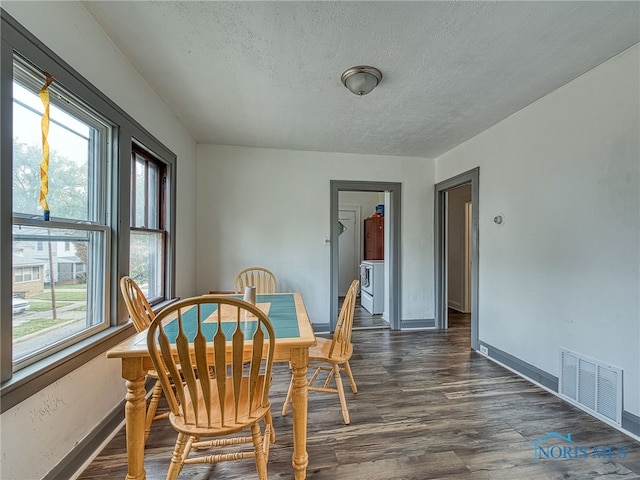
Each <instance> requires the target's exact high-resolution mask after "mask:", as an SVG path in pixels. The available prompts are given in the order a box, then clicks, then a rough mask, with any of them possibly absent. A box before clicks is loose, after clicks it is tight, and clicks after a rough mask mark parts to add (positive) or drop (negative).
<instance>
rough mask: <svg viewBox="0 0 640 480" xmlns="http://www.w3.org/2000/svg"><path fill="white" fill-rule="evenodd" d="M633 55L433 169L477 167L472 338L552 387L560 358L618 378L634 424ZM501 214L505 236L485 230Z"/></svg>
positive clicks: (637, 361) (639, 223) (639, 144)
mask: <svg viewBox="0 0 640 480" xmlns="http://www.w3.org/2000/svg"><path fill="white" fill-rule="evenodd" d="M639 48H640V47H638V45H636V46H634V47H632V48H630V49H628V50H627V51H625V52H623V53H622V54H620V55H618V56H617V57H615V58H613V59H611V60H609V61H608V62H606V63H604V64H602V65H600V66H599V67H597V68H595V69H594V70H592V71H590V72H588V73H587V74H585V75H583V76H581V77H580V78H578V79H576V80H574V81H573V82H570V83H569V84H567V85H565V86H564V87H562V88H560V89H559V90H557V91H555V92H553V93H551V94H549V95H547V96H546V97H544V98H542V99H540V100H539V101H537V102H535V103H534V104H532V105H530V106H528V107H526V108H525V109H523V110H521V111H520V112H518V113H516V114H514V115H512V116H511V117H509V118H507V119H506V120H504V121H503V122H501V123H499V124H497V125H495V126H494V127H493V128H491V129H489V130H487V131H485V132H484V133H482V134H480V135H478V136H477V137H475V138H473V139H471V140H469V141H468V142H466V143H464V144H462V145H460V146H458V147H456V148H455V149H453V150H452V151H450V152H448V153H447V154H445V155H443V156H442V157H440V158H438V159H437V161H436V171H437V179H438V181H442V180H446V179H448V178H450V177H452V176H454V175H456V174H458V173H461V172H464V171H467V170H469V169H471V168H473V167H476V166H480V200H479V203H480V205H479V212H480V225H479V229H480V240H479V246H480V259H479V269H480V270H479V272H480V279H479V287H480V301H479V336H480V340H481V341H483V342H487V343H488V344H490V345H493V346H495V347H497V348H499V349H501V350H503V351H506V352H508V353H510V354H512V355H514V356H516V357H518V358H520V359H522V360H524V361H525V362H528V363H530V364H532V365H534V366H536V367H538V368H540V369H542V370H544V371H546V372H549V373H551V374H553V375H555V376H559V374H560V365H559V348H560V347H561V346H562V347H566V348H569V349H571V350H574V351H576V352H579V353H583V354H586V355H589V356H591V357H595V358H597V359H600V360H602V361H605V362H607V363H610V364H612V365H616V366H619V367H621V368H623V369H624V389H625V391H624V409H625V410H626V411H628V412H630V413H632V414H634V415H640V400H639V399H640V385H639V379H640V353H639V352H640V303H639V295H640V293H639V292H640V281H639V277H640V272H639V267H640V249H639V245H640V233H639V231H640V187H639V185H640V175H639V168H640V138H639V132H640V125H639V119H638V115H639V106H640V98H639V87H638V86H639V85H640V79H639V71H640V68H639V67H640V65H639V56H640V51H639ZM497 213H504V214H505V219H506V220H505V223H504V225H503V226H497V225H494V224H493V222H492V218H493V216H494V215H495V214H497Z"/></svg>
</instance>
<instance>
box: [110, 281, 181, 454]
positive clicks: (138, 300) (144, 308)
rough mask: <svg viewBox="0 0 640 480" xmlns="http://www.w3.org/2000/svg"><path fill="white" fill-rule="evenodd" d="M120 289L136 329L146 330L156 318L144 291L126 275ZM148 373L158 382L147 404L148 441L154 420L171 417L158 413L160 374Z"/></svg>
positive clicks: (146, 433) (145, 426) (146, 427)
mask: <svg viewBox="0 0 640 480" xmlns="http://www.w3.org/2000/svg"><path fill="white" fill-rule="evenodd" d="M120 290H121V291H122V296H123V297H124V303H125V304H126V305H127V310H128V311H129V317H131V320H132V321H133V325H134V326H135V327H136V330H137V331H138V332H142V331H143V330H146V329H147V328H148V327H149V325H151V322H152V321H153V319H154V318H155V313H154V312H153V310H152V309H151V306H150V305H149V302H148V301H147V297H145V295H144V293H142V290H140V287H139V286H138V284H137V283H136V282H135V281H134V280H133V279H132V278H130V277H128V276H124V277H122V278H121V279H120ZM147 375H149V377H151V378H155V379H156V383H155V385H154V387H153V390H152V392H151V399H150V400H149V405H148V406H147V414H146V417H145V422H144V440H145V442H146V441H147V438H149V434H150V433H151V424H152V423H153V422H154V420H159V419H161V418H168V417H169V412H165V413H161V414H159V415H156V412H157V410H158V403H159V402H160V397H161V396H162V385H161V384H160V380H159V379H158V375H157V373H156V372H155V370H151V371H149V372H148V373H147Z"/></svg>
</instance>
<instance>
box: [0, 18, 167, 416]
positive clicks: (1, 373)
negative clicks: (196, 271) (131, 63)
mask: <svg viewBox="0 0 640 480" xmlns="http://www.w3.org/2000/svg"><path fill="white" fill-rule="evenodd" d="M0 21H1V24H2V25H1V27H0V35H1V40H2V41H1V42H0V104H1V105H3V108H2V110H1V111H0V126H1V128H0V156H1V157H2V162H0V219H1V221H2V228H0V379H1V381H2V383H1V385H0V396H1V397H2V402H1V404H0V413H2V412H5V411H6V410H8V409H9V408H11V407H13V406H15V405H17V404H19V403H20V402H22V401H23V400H25V399H26V398H28V397H29V396H31V395H33V394H34V393H37V392H38V391H40V390H42V389H43V388H45V387H47V386H48V385H50V384H52V383H53V382H55V381H57V380H59V379H60V378H62V377H64V376H65V375H67V374H69V373H71V372H72V371H73V370H75V369H76V368H78V367H80V366H82V365H84V364H86V363H87V362H89V361H91V360H92V359H94V358H96V357H98V356H100V355H102V354H103V353H104V352H105V351H107V350H108V349H109V348H111V347H113V346H114V345H116V344H117V343H119V342H120V341H122V340H124V339H125V338H127V337H129V336H130V335H131V334H133V333H134V331H135V330H134V328H133V326H132V324H131V322H130V321H129V316H128V313H127V309H126V306H125V304H124V301H123V300H122V298H121V295H119V287H118V281H119V279H120V277H122V276H123V275H127V274H128V272H129V235H130V227H129V212H130V198H129V197H130V190H131V189H130V162H131V152H132V148H133V145H134V144H137V145H140V146H143V148H144V149H146V150H148V151H149V152H152V153H153V155H154V156H155V157H156V158H158V159H159V160H160V161H161V162H162V163H164V165H165V169H166V170H165V171H166V175H167V185H166V202H167V208H166V213H167V218H166V225H165V230H166V235H167V239H166V248H167V252H166V253H167V254H166V256H165V296H164V299H165V301H170V300H171V299H173V298H174V295H175V228H174V226H175V198H176V155H175V154H174V153H173V152H171V151H170V150H169V149H168V148H167V147H165V146H164V145H163V144H162V143H161V142H160V141H158V140H157V139H156V138H155V137H154V136H153V135H151V134H150V133H149V132H147V131H146V130H145V128H144V127H142V126H141V125H140V124H139V123H138V122H137V121H136V120H134V119H133V118H132V117H130V116H129V115H128V114H127V113H126V112H125V111H124V110H123V109H122V108H120V107H119V106H118V105H116V104H115V103H114V102H112V101H111V100H110V99H109V98H108V97H107V96H106V95H105V94H103V93H102V92H101V91H100V90H99V89H98V88H96V87H95V86H94V85H92V84H91V83H90V82H89V81H87V80H86V79H85V78H84V77H83V76H82V75H80V74H79V73H78V72H77V71H76V70H74V69H73V68H72V67H71V66H69V65H68V64H67V63H66V62H65V61H64V60H63V59H62V58H61V57H59V56H58V55H56V54H55V53H54V52H53V51H51V50H50V49H49V48H48V47H47V46H46V45H44V44H43V43H42V42H41V41H40V40H38V39H37V38H36V37H35V36H34V35H32V34H31V33H30V32H29V31H27V30H26V29H25V28H24V27H23V26H22V25H20V24H19V23H18V22H17V21H16V20H15V19H14V18H13V17H11V16H10V15H9V14H7V12H6V11H5V10H3V9H0ZM14 52H17V53H19V55H21V56H22V57H24V58H26V59H27V60H28V61H29V62H31V63H33V64H34V65H37V66H38V68H40V69H42V70H44V71H47V72H49V73H50V74H51V75H52V76H53V77H54V78H55V79H56V80H57V81H59V82H60V83H61V84H62V85H64V86H65V88H66V89H68V90H69V91H70V92H71V93H73V94H74V95H75V96H77V97H78V98H80V99H81V100H82V101H83V102H85V103H86V104H87V105H89V106H90V107H91V108H93V109H94V110H95V111H97V112H98V113H100V114H101V115H103V116H104V117H105V118H107V119H108V120H109V121H110V122H111V123H113V124H114V125H116V129H115V131H114V137H113V143H112V145H111V146H110V148H111V149H112V151H111V153H112V158H113V162H112V164H110V165H109V167H108V171H109V175H111V183H112V185H113V186H112V190H111V192H109V195H108V197H107V201H108V202H110V207H111V208H110V211H111V215H110V216H109V218H107V220H106V224H107V225H108V227H109V229H110V231H109V236H110V242H109V244H110V246H109V248H110V253H111V256H110V259H111V261H110V265H109V269H110V277H109V281H108V282H107V284H105V289H106V290H107V299H108V300H107V301H108V304H109V305H108V306H109V309H108V310H109V312H110V313H109V319H108V322H109V327H108V328H106V329H105V330H103V331H101V332H99V333H97V334H95V335H92V336H90V337H88V338H85V339H83V340H80V341H79V342H77V343H75V344H74V345H72V346H69V347H67V348H65V349H63V350H60V351H59V352H56V353H54V354H52V355H50V356H48V357H46V358H44V359H42V360H39V361H37V362H35V363H32V364H31V365H29V366H27V367H25V368H22V369H21V370H18V371H16V372H13V361H12V342H13V338H12V321H13V316H12V311H11V307H10V305H11V299H10V297H11V294H12V280H13V274H12V248H11V247H12V241H13V239H12V230H13V229H12V228H8V227H10V226H11V225H12V219H13V208H12V207H13V206H12V202H13V199H12V183H13V161H12V150H13V127H12V122H13V114H12V110H13V107H12V106H13V58H14Z"/></svg>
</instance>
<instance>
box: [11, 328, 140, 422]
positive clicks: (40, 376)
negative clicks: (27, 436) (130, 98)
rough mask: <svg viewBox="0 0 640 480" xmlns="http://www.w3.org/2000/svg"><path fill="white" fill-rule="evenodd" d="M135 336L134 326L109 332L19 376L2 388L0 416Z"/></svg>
mask: <svg viewBox="0 0 640 480" xmlns="http://www.w3.org/2000/svg"><path fill="white" fill-rule="evenodd" d="M134 333H135V329H134V328H133V324H132V323H127V324H125V325H118V326H117V327H111V328H108V329H106V330H104V331H102V332H100V333H97V334H96V335H93V336H92V337H90V338H87V339H86V340H83V341H81V342H78V343H77V344H75V345H73V346H71V347H69V348H66V349H64V350H61V351H60V352H58V353H55V354H53V355H51V356H49V357H47V358H45V359H42V360H41V361H39V362H36V363H33V364H31V365H29V366H27V367H25V368H23V369H21V370H19V371H17V372H15V373H14V374H13V376H12V378H11V379H9V380H7V381H6V382H4V383H2V385H1V386H0V398H2V402H1V403H0V413H4V412H5V411H7V410H9V409H10V408H12V407H14V406H16V405H18V404H19V403H20V402H22V401H24V400H25V399H27V398H29V397H30V396H31V395H33V394H35V393H37V392H39V391H40V390H42V389H43V388H45V387H47V386H49V385H50V384H52V383H53V382H56V381H57V380H59V379H61V378H62V377H64V376H65V375H68V374H69V373H71V372H73V371H74V370H75V369H77V368H78V367H80V366H82V365H84V364H86V363H87V362H89V361H91V360H93V359H94V358H96V357H97V356H99V355H101V354H102V353H104V352H106V351H107V350H108V349H109V348H111V347H113V346H114V345H117V344H118V343H120V342H121V341H123V340H125V339H126V338H128V337H130V336H131V335H133V334H134Z"/></svg>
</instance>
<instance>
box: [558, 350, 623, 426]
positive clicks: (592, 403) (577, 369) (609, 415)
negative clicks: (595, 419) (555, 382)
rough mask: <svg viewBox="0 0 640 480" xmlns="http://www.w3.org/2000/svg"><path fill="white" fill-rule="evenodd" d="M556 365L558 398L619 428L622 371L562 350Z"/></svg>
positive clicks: (620, 419) (620, 420)
mask: <svg viewBox="0 0 640 480" xmlns="http://www.w3.org/2000/svg"><path fill="white" fill-rule="evenodd" d="M560 363H561V366H562V371H561V374H560V392H559V393H560V395H562V396H563V397H565V398H566V399H568V400H570V401H571V402H573V403H577V404H578V405H581V406H582V407H583V408H586V409H587V410H589V411H591V412H593V413H594V414H596V415H597V416H600V417H604V418H606V419H608V420H610V421H612V422H614V423H616V424H617V425H621V422H622V369H621V368H618V367H612V366H611V365H607V364H605V363H603V362H600V361H598V360H594V359H593V358H589V357H586V356H584V355H580V354H579V353H575V352H571V351H569V350H565V349H560Z"/></svg>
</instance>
